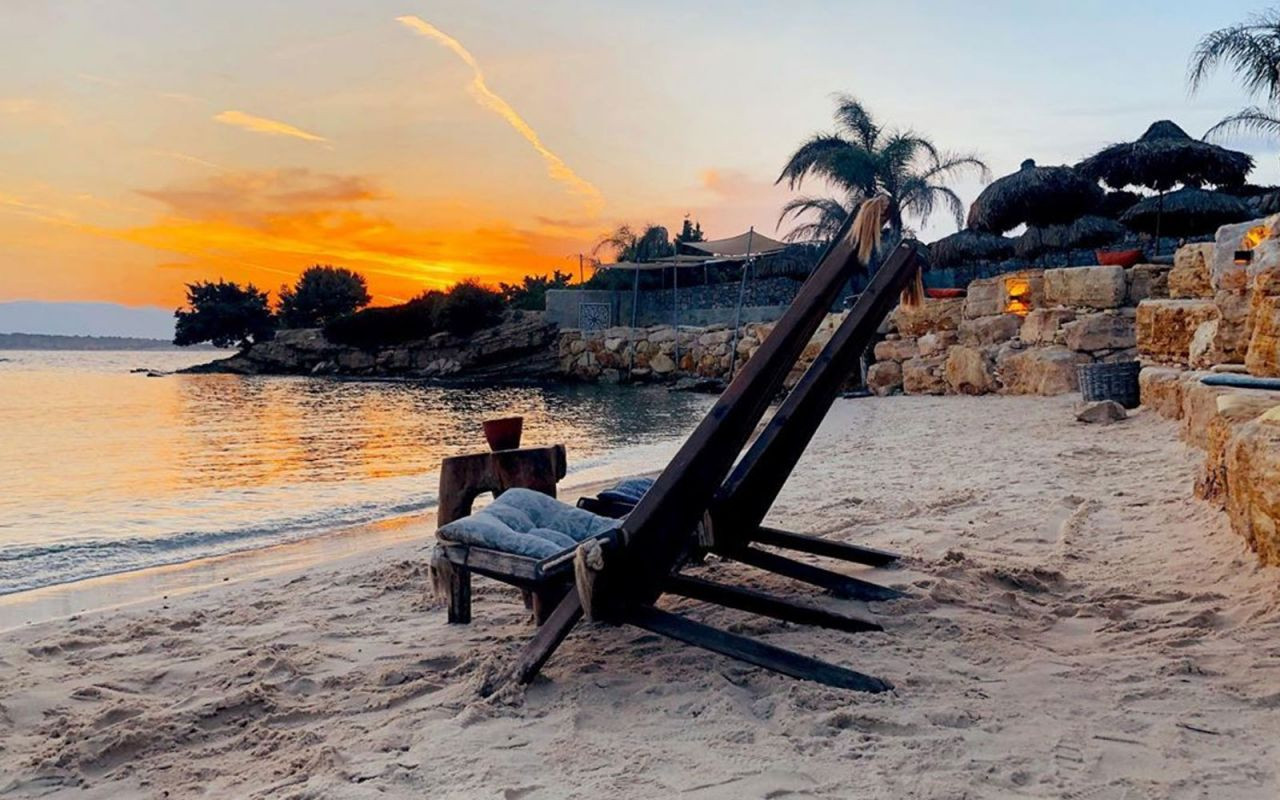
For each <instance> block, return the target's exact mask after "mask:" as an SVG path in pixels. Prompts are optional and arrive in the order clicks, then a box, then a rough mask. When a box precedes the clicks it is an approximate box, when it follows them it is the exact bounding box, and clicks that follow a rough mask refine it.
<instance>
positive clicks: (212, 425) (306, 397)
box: [0, 351, 710, 594]
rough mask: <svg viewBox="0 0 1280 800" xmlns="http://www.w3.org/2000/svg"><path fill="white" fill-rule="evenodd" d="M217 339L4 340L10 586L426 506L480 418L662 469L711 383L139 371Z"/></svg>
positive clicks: (4, 542) (0, 535) (177, 361)
mask: <svg viewBox="0 0 1280 800" xmlns="http://www.w3.org/2000/svg"><path fill="white" fill-rule="evenodd" d="M209 356H210V354H209V353H185V352H167V351H166V352H117V353H88V352H75V353H70V352H21V351H9V352H5V351H0V594H5V593H10V592H15V591H21V590H23V589H30V588H35V587H38V586H45V585H49V584H53V583H61V582H66V581H72V580H78V579H81V578H87V577H92V576H96V575H104V574H110V573H115V572H122V571H126V570H132V569H137V568H141V567H146V566H154V565H157V564H169V563H176V562H180V561H186V560H190V559H194V558H201V557H205V556H211V555H217V554H221V553H227V552H231V551H235V550H243V549H248V548H254V547H263V546H267V545H272V544H278V543H281V542H285V541H292V540H296V539H300V538H304V537H307V536H314V535H316V534H318V533H323V532H327V531H330V530H333V529H336V528H340V527H344V526H348V525H353V524H358V523H362V522H367V521H372V520H375V519H380V518H385V517H389V516H395V515H401V514H408V513H413V512H416V511H421V510H423V509H426V508H428V507H430V506H431V505H433V504H434V503H435V489H436V470H437V469H438V466H439V463H440V459H441V458H442V457H444V456H447V455H451V454H456V453H461V452H470V451H475V450H480V449H484V443H483V436H482V434H481V432H480V427H479V421H480V420H481V419H484V418H486V417H493V416H502V415H506V414H513V413H514V414H522V415H524V417H525V443H551V442H563V443H564V444H565V445H566V446H567V448H568V451H569V463H570V471H571V474H572V473H573V472H575V471H576V472H578V473H579V474H581V473H582V471H583V470H595V471H598V472H600V473H601V474H602V475H603V474H605V473H606V472H608V473H621V472H628V471H640V470H645V469H652V468H654V467H656V466H659V465H661V464H662V463H663V462H664V461H665V458H666V456H667V455H669V453H670V452H672V451H673V450H674V449H675V447H676V446H677V445H678V443H679V442H680V441H681V440H682V439H684V437H685V436H686V435H687V434H688V432H689V431H690V430H692V428H693V426H694V425H695V424H697V422H698V420H699V419H700V418H701V416H702V414H703V412H704V411H705V409H706V408H707V407H708V406H709V404H710V400H709V399H708V398H706V397H703V396H697V395H691V394H685V393H668V392H666V391H665V390H662V389H625V388H616V387H615V388H608V387H595V386H581V387H503V388H490V389H472V388H467V389H447V388H441V387H433V386H424V385H417V384H410V383H382V382H340V381H333V380H324V379H310V378H245V377H239V376H230V375H169V376H165V377H147V376H145V375H141V374H130V372H129V370H130V369H133V368H140V367H148V368H153V369H157V370H164V371H169V370H173V369H177V368H180V367H183V366H187V365H189V364H193V363H197V362H200V361H204V360H208V358H209Z"/></svg>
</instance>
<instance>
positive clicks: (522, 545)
mask: <svg viewBox="0 0 1280 800" xmlns="http://www.w3.org/2000/svg"><path fill="white" fill-rule="evenodd" d="M617 526H618V520H616V519H610V518H609V517H602V516H599V515H598V514H592V513H591V512H590V511H585V510H583V509H581V508H576V507H574V506H571V505H569V504H568V503H562V502H560V501H559V500H556V499H555V498H554V497H548V496H547V495H545V494H543V493H541V492H535V491H533V490H532V489H508V490H507V491H505V492H503V493H502V494H500V495H498V499H496V500H494V501H493V502H492V503H490V504H489V505H487V506H485V507H484V508H482V509H480V510H479V511H477V512H475V513H474V514H471V515H470V516H466V517H463V518H462V519H456V520H454V521H453V522H450V523H449V524H448V525H443V526H441V527H440V529H439V530H437V531H436V536H437V537H438V538H440V539H442V540H444V541H446V542H454V543H457V544H472V545H476V546H478V547H487V548H489V549H490V550H500V551H502V552H504V553H513V554H515V555H521V556H530V557H532V558H548V557H550V556H554V555H557V554H559V553H563V552H564V551H566V550H569V549H571V548H574V547H576V546H577V545H578V542H581V541H583V540H585V539H590V538H591V537H593V536H598V535H600V534H602V533H607V532H609V531H611V530H613V529H614V528H616V527H617Z"/></svg>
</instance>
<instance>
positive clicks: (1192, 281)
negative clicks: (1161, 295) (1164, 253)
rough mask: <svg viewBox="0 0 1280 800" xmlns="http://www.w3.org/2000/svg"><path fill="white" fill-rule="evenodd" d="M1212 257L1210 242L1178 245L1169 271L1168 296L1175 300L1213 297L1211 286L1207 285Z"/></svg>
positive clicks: (1211, 244)
mask: <svg viewBox="0 0 1280 800" xmlns="http://www.w3.org/2000/svg"><path fill="white" fill-rule="evenodd" d="M1212 258H1213V243H1212V242H1204V243H1200V244H1184V245H1183V246H1182V247H1179V248H1178V251H1177V252H1176V253H1174V256H1173V269H1172V270H1170V271H1169V297H1171V298H1173V299H1175V300H1178V299H1183V300H1186V299H1195V298H1202V297H1213V287H1212V286H1210V285H1209V261H1210V260H1211V259H1212Z"/></svg>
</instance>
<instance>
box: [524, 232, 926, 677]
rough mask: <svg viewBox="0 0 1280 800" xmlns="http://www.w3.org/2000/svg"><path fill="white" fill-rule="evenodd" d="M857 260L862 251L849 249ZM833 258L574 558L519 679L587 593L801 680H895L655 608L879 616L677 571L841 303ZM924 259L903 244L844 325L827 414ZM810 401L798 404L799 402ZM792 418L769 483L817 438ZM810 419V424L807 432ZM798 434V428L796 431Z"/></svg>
mask: <svg viewBox="0 0 1280 800" xmlns="http://www.w3.org/2000/svg"><path fill="white" fill-rule="evenodd" d="M849 258H850V259H851V258H852V252H851V251H850V253H849ZM823 261H824V263H822V264H820V266H819V268H818V270H817V271H815V273H814V275H813V277H812V278H811V279H810V281H808V282H806V284H805V286H804V287H802V289H801V292H800V295H798V296H797V298H796V300H795V301H794V302H793V303H792V305H791V307H790V308H789V309H788V310H787V312H786V314H785V315H784V316H783V318H782V320H781V321H780V322H779V324H778V326H777V327H775V329H774V331H773V333H772V334H771V335H770V336H769V337H768V338H766V340H765V342H764V344H762V345H761V347H760V349H759V350H758V351H757V353H756V355H755V356H754V357H753V358H752V359H750V360H749V361H748V362H747V364H746V365H745V366H744V367H743V369H742V371H741V372H740V373H739V374H738V376H737V377H736V378H735V379H734V381H733V382H732V383H731V384H730V385H729V387H728V389H726V391H725V392H724V394H722V395H721V397H720V399H719V400H718V401H717V403H716V404H715V405H714V406H713V408H712V409H711V411H710V412H709V413H708V414H707V416H706V418H704V420H703V421H702V423H701V424H700V425H699V426H698V428H697V429H696V430H695V431H694V433H693V434H692V435H691V436H690V438H689V439H688V441H686V442H685V444H684V446H683V447H682V448H681V449H680V451H679V452H678V453H677V454H676V456H675V458H673V459H672V461H671V463H670V464H669V465H668V466H667V468H666V469H665V470H663V472H662V473H661V475H659V477H658V479H657V480H656V481H655V483H654V485H653V487H652V488H651V489H650V490H649V491H648V492H647V493H646V494H645V495H644V497H643V498H642V499H641V500H640V502H639V503H638V504H637V505H636V506H635V508H634V509H633V510H632V511H631V512H630V514H628V515H627V517H626V518H625V519H623V520H621V521H620V524H619V527H618V529H617V531H616V535H615V536H612V537H611V538H610V539H608V540H607V541H604V542H601V545H602V546H600V547H599V548H598V549H596V550H595V551H594V552H591V551H587V553H586V557H585V558H584V556H583V551H582V550H580V552H579V556H578V557H577V559H576V561H575V568H576V569H575V577H576V580H575V584H574V586H573V587H571V588H570V589H569V591H568V593H567V594H566V595H565V597H564V599H563V600H561V601H560V603H559V605H557V607H556V608H555V610H554V611H553V612H552V613H551V614H550V615H549V616H548V617H547V619H546V622H545V623H544V624H543V625H542V626H541V627H540V628H539V629H538V631H537V633H536V634H535V635H534V637H533V639H532V640H531V641H530V642H529V644H528V645H527V646H526V647H525V649H524V650H523V651H522V653H521V654H520V656H519V658H518V660H517V663H516V665H515V670H514V672H515V677H517V678H518V679H519V680H521V681H523V682H527V681H529V680H531V679H532V678H533V676H534V675H536V674H537V672H538V671H539V670H540V669H541V667H542V665H543V664H544V663H545V662H546V660H547V659H548V658H549V657H550V656H551V654H552V653H553V652H554V650H555V648H556V647H557V646H559V644H560V643H561V642H562V641H563V640H564V638H565V636H567V635H568V633H569V631H570V630H571V629H572V628H573V626H574V625H575V624H576V623H577V622H578V620H579V619H581V617H582V616H583V613H584V598H585V607H586V610H587V611H588V612H589V613H590V616H591V617H592V618H593V619H597V620H602V621H605V622H611V623H617V624H624V623H625V624H631V625H635V626H637V627H640V628H643V629H645V630H648V631H651V632H654V633H658V634H661V635H664V636H668V637H671V638H675V639H678V640H680V641H683V642H685V643H688V644H693V645H696V646H699V647H703V648H706V649H708V650H712V651H714V652H717V653H721V654H723V655H727V656H730V657H733V658H736V659H739V660H743V661H746V662H748V663H751V664H755V665H757V666H760V667H764V668H766V669H771V670H774V671H777V672H781V673H783V674H787V675H791V676H793V677H798V678H804V679H809V680H814V681H818V682H820V683H824V684H828V685H832V686H839V687H844V688H851V689H858V690H863V691H883V690H885V689H888V688H890V686H889V684H888V683H886V682H885V681H883V680H881V679H879V678H875V677H872V676H868V675H863V674H861V673H858V672H855V671H853V670H849V669H846V668H844V667H839V666H836V665H833V664H828V663H825V662H822V661H819V660H817V659H813V658H809V657H807V656H803V655H800V654H798V653H794V652H792V651H789V650H785V649H783V648H779V647H776V646H773V645H769V644H766V643H764V642H760V641H758V640H755V639H751V638H749V637H745V636H740V635H737V634H732V633H729V632H727V631H723V630H719V629H716V628H714V627H711V626H708V625H704V624H702V623H699V622H695V621H693V620H690V619H687V618H685V617H682V616H680V615H677V614H672V613H670V612H667V611H663V610H661V609H659V608H657V607H655V606H654V602H655V601H656V600H657V599H658V597H660V596H661V595H662V594H663V593H664V592H670V593H673V594H680V595H685V596H689V597H693V598H696V599H699V600H703V601H706V602H711V603H716V604H720V605H725V606H729V607H734V608H739V609H743V610H747V611H751V612H754V613H760V614H765V615H768V616H773V617H778V618H782V619H789V620H792V621H796V622H808V623H814V624H825V625H830V626H831V627H843V628H844V629H846V630H848V629H854V627H855V626H857V625H859V623H861V625H862V627H861V629H863V630H866V629H873V628H872V626H873V625H874V623H868V622H867V621H865V620H858V619H857V618H856V617H842V618H841V621H839V622H837V621H836V620H833V619H830V618H827V619H819V618H818V615H815V614H814V613H813V612H815V611H818V610H817V609H814V608H812V607H809V606H805V605H801V604H797V603H793V602H791V601H787V600H782V599H780V598H776V597H771V596H768V595H766V594H764V593H761V592H754V591H750V590H745V589H742V588H739V587H732V586H725V585H720V584H715V583H712V582H710V581H704V580H701V579H696V578H690V577H688V576H682V575H679V574H678V569H679V567H680V566H681V565H682V563H683V561H684V559H685V558H686V557H687V556H688V555H689V553H690V550H691V542H692V536H691V533H692V531H693V530H694V528H695V526H696V525H697V524H698V522H699V520H700V519H701V517H702V516H703V514H704V512H705V511H706V510H707V509H709V508H712V509H714V508H716V507H717V506H718V502H717V501H718V498H721V497H723V498H727V497H730V496H731V495H730V494H729V493H727V492H726V493H724V494H723V495H722V494H721V493H720V489H721V486H722V484H723V483H724V481H725V478H726V477H727V476H728V474H729V471H730V469H731V467H732V465H733V461H734V459H735V456H736V454H737V453H738V452H740V451H741V449H742V448H743V447H744V446H745V445H746V443H747V441H748V439H749V438H750V436H751V434H752V432H753V430H754V428H755V425H756V424H757V423H758V422H759V420H760V419H761V418H762V417H763V416H764V413H765V411H766V409H767V405H768V403H769V400H770V399H771V398H772V397H773V395H774V394H775V393H776V392H777V390H778V389H779V388H780V385H781V382H782V380H783V379H784V378H785V376H786V374H787V372H788V371H789V370H790V368H791V366H792V365H793V364H794V363H795V360H796V359H797V358H798V356H799V354H800V352H801V350H802V349H803V348H804V346H805V344H806V343H807V342H808V340H809V338H810V337H811V336H812V334H813V331H814V330H815V329H816V327H817V322H818V321H819V320H820V319H821V316H822V315H823V314H825V313H826V309H827V308H828V307H829V306H830V305H831V301H832V299H833V298H834V293H833V292H832V291H831V289H832V288H833V286H832V284H833V283H834V289H835V291H838V289H839V286H840V283H839V282H838V281H843V280H844V279H847V277H848V275H847V269H848V265H839V264H836V263H832V261H831V260H828V259H826V258H824V260H823ZM923 264H924V261H923V257H922V255H921V254H920V252H919V250H918V245H917V244H916V243H914V242H906V243H903V244H902V245H900V246H899V247H898V248H897V249H896V250H895V251H894V253H893V254H892V255H891V256H890V257H889V259H888V260H887V261H886V262H885V264H884V265H883V266H882V267H881V269H880V270H879V271H878V272H877V273H876V275H875V277H874V278H873V279H872V281H871V284H870V285H869V286H868V287H867V289H866V290H865V291H864V292H863V293H862V295H861V296H860V298H859V300H858V302H857V303H855V305H854V308H853V309H852V310H851V311H850V313H849V317H848V318H847V319H846V321H845V324H843V325H842V326H841V331H843V335H842V336H841V344H838V345H836V346H835V347H832V348H828V349H825V350H824V355H825V356H826V357H827V359H828V360H829V361H831V362H833V363H829V364H827V365H825V366H823V367H821V368H819V369H818V371H817V373H816V376H815V378H814V379H813V380H812V381H810V382H809V384H807V386H806V388H805V389H804V391H803V393H802V395H801V396H802V398H805V399H804V400H803V405H800V406H799V407H800V408H802V409H804V410H808V411H812V412H813V413H814V414H815V416H816V417H818V418H819V419H820V418H821V416H822V414H823V413H825V411H826V408H827V407H829V406H830V404H831V402H832V401H833V400H834V397H835V394H836V392H838V389H839V382H838V381H837V380H836V379H835V376H836V369H835V367H837V366H838V364H836V363H834V361H835V357H836V356H837V355H839V356H840V357H841V358H844V357H846V356H845V353H846V350H852V348H853V346H854V344H855V343H856V340H857V339H858V338H860V337H867V339H868V341H869V337H870V335H871V333H873V332H874V330H875V328H876V327H878V325H879V321H880V320H881V319H883V317H884V315H885V314H887V313H888V311H889V310H890V309H891V308H892V307H893V306H894V305H895V304H896V302H897V295H898V293H899V291H900V290H902V289H903V288H904V287H906V285H907V284H908V282H909V281H910V280H911V279H912V278H913V276H914V272H915V270H917V269H920V268H922V267H923ZM833 341H834V339H833ZM855 357H856V356H855ZM819 358H820V359H821V358H823V356H819ZM833 385H834V386H835V390H836V391H834V392H830V397H827V396H826V395H827V394H828V391H829V387H830V386H833ZM797 388H800V387H797ZM793 394H794V392H793ZM801 402H802V401H801V400H796V401H794V404H793V408H794V407H795V406H796V405H799V404H801ZM780 411H781V409H780ZM784 421H785V420H780V421H779V424H778V427H779V428H781V430H782V431H784V433H783V434H781V435H779V434H777V433H775V434H774V435H773V436H772V437H770V439H769V441H770V442H774V444H772V445H770V446H769V449H768V450H767V451H765V450H763V447H762V449H761V450H760V451H757V456H756V458H757V459H759V458H762V457H763V455H761V453H766V452H767V453H769V454H774V453H776V454H778V455H779V456H780V457H783V458H785V459H786V461H785V462H784V463H782V464H781V465H780V466H779V467H778V468H777V469H768V470H766V471H765V472H763V473H761V472H760V471H759V470H760V468H758V467H757V468H756V469H755V470H753V471H752V473H751V474H753V475H754V474H762V475H764V476H766V477H767V478H768V480H763V479H762V480H761V483H762V485H769V486H771V485H772V484H773V483H775V482H779V481H784V480H785V478H786V475H787V474H789V473H790V471H791V467H792V466H793V465H794V463H795V460H797V459H798V458H799V455H800V453H801V452H803V449H804V445H805V444H807V443H808V441H809V439H810V438H811V437H812V433H813V430H816V422H815V423H813V425H812V426H809V425H806V426H804V427H803V428H794V429H793V428H791V427H790V426H783V425H782V422H784ZM810 427H812V430H808V428H810ZM766 430H767V429H766ZM791 430H795V431H797V432H796V433H788V432H787V431H791ZM755 449H756V448H754V447H753V450H755ZM779 485H780V484H779ZM775 494H776V493H775ZM766 510H767V506H766ZM752 513H754V512H752ZM726 519H728V518H726ZM752 533H753V534H754V535H755V536H757V537H758V536H759V535H760V534H759V532H758V530H757V531H752ZM757 540H758V539H757ZM729 541H730V542H733V541H734V540H732V539H730V540H729ZM723 547H724V549H725V550H726V551H727V552H736V553H737V555H739V556H740V555H741V553H740V552H738V550H739V548H738V546H737V545H736V544H726V545H723ZM742 549H747V548H742ZM761 552H763V551H761ZM593 562H594V563H593ZM747 563H751V562H747ZM797 563H798V562H797ZM584 564H585V565H584ZM833 574H834V573H833ZM831 616H836V615H831Z"/></svg>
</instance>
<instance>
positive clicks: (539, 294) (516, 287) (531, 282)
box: [498, 270, 573, 311]
mask: <svg viewBox="0 0 1280 800" xmlns="http://www.w3.org/2000/svg"><path fill="white" fill-rule="evenodd" d="M572 280H573V275H571V274H570V273H568V272H561V271H560V270H555V271H554V272H553V273H552V274H551V275H549V276H548V275H525V276H524V280H523V282H521V283H500V284H498V292H499V294H501V295H502V300H503V302H504V303H506V304H507V306H508V307H509V308H519V309H523V310H525V311H541V310H542V309H543V308H545V307H546V299H547V290H548V289H567V288H569V282H570V281H572Z"/></svg>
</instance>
